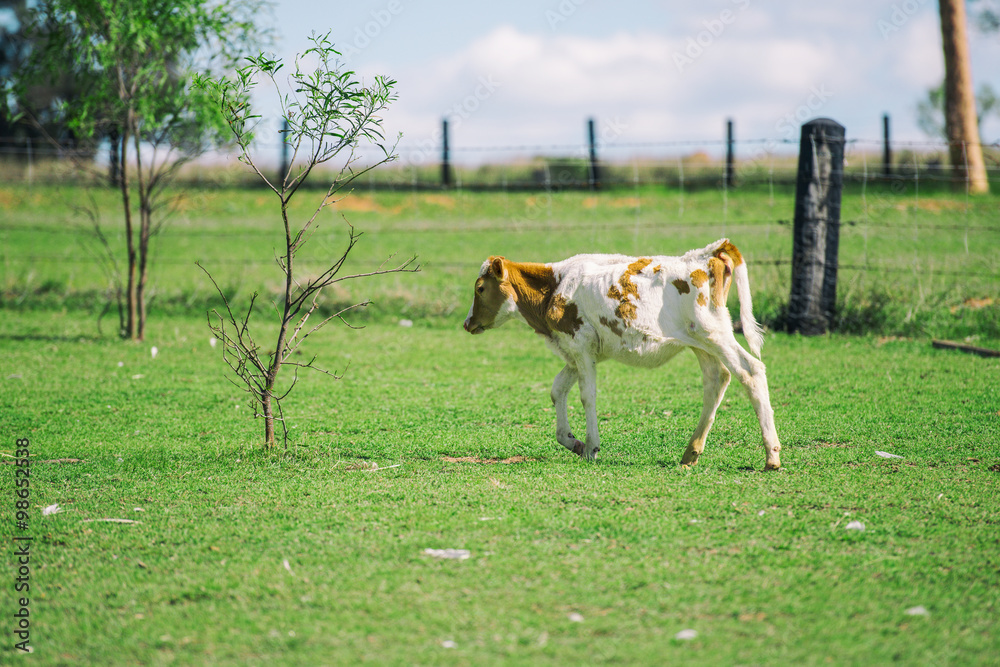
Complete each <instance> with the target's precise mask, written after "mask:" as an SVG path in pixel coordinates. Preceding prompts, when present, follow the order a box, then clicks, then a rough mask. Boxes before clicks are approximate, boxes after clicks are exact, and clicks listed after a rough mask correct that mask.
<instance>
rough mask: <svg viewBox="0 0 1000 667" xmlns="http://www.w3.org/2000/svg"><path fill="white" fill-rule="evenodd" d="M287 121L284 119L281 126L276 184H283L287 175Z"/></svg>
mask: <svg viewBox="0 0 1000 667" xmlns="http://www.w3.org/2000/svg"><path fill="white" fill-rule="evenodd" d="M288 130H289V128H288V119H287V118H285V119H284V122H283V123H282V124H281V172H280V173H279V174H278V182H279V183H285V182H286V181H285V176H286V175H287V174H288V167H289V165H288Z"/></svg>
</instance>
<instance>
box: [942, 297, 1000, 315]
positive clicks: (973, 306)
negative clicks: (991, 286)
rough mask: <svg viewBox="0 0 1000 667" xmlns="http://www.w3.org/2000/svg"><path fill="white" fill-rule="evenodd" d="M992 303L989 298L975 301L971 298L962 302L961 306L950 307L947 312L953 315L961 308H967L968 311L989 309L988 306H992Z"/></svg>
mask: <svg viewBox="0 0 1000 667" xmlns="http://www.w3.org/2000/svg"><path fill="white" fill-rule="evenodd" d="M993 303H994V302H993V299H991V298H990V297H986V298H984V299H976V298H974V297H973V298H970V299H966V300H965V301H963V302H962V305H960V306H952V307H951V308H949V309H948V310H950V311H951V312H952V314H954V313H957V312H958V311H959V310H960V309H961V308H968V309H969V310H979V309H980V308H989V307H990V306H992V305H993Z"/></svg>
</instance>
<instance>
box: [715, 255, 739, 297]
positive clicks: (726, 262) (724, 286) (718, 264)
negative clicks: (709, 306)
mask: <svg viewBox="0 0 1000 667" xmlns="http://www.w3.org/2000/svg"><path fill="white" fill-rule="evenodd" d="M733 250H736V249H735V248H733ZM736 252H737V253H738V252H739V251H736ZM733 268H734V267H733V260H732V258H731V257H730V256H729V255H728V254H726V253H724V252H718V253H717V254H716V256H715V257H709V259H708V272H709V274H711V277H710V278H709V283H710V285H711V288H712V303H713V304H715V305H716V306H725V305H726V300H727V299H728V298H729V286H730V285H731V284H732V281H733Z"/></svg>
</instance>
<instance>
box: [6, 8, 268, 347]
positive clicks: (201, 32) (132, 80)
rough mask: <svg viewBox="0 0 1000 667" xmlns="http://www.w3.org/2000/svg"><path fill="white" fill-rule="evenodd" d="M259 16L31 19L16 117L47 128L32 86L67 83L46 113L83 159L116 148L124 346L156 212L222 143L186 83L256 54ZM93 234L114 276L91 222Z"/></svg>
mask: <svg viewBox="0 0 1000 667" xmlns="http://www.w3.org/2000/svg"><path fill="white" fill-rule="evenodd" d="M261 7H262V3H261V2H259V1H258V0H44V1H42V2H39V3H38V4H37V5H36V6H34V7H33V8H30V9H29V12H28V24H27V26H26V33H27V35H28V37H29V39H30V41H31V50H30V53H29V54H28V55H27V57H26V59H25V62H24V64H23V66H22V67H20V68H19V69H18V70H17V72H16V73H15V75H14V77H15V81H14V86H13V91H14V93H15V98H16V99H17V101H18V107H19V109H18V110H19V112H20V113H21V114H22V115H23V116H25V117H26V118H27V119H28V120H29V121H31V122H32V124H33V125H34V126H35V127H36V128H44V119H42V118H39V117H37V116H35V115H34V114H33V112H34V111H35V110H36V109H37V105H33V104H32V103H31V91H32V87H33V86H37V85H38V84H39V83H43V84H44V83H48V84H52V85H54V84H55V83H57V82H60V81H66V80H69V81H72V82H73V84H74V87H75V95H74V98H73V99H72V100H70V99H66V98H65V97H63V98H60V99H58V103H56V104H54V105H51V108H50V111H49V113H51V114H52V115H53V116H54V119H55V120H58V121H59V122H61V123H63V124H65V126H66V127H68V128H69V130H70V131H71V132H72V133H73V135H74V137H75V138H76V139H77V141H79V142H81V143H82V144H83V145H85V146H87V147H88V148H89V150H90V155H93V153H94V151H95V149H96V146H97V144H98V143H99V142H100V141H101V140H102V139H104V138H112V140H113V141H112V146H114V147H116V151H115V152H116V156H115V157H116V159H112V164H113V165H114V164H116V163H117V166H118V169H117V170H116V171H113V176H112V177H113V179H114V180H115V183H114V185H115V186H116V187H117V188H118V190H119V191H120V193H121V201H122V212H123V214H124V224H125V243H126V255H127V256H126V260H127V261H126V264H125V266H126V269H125V275H124V276H122V275H121V272H120V271H118V270H117V268H115V270H114V271H113V273H112V277H113V278H114V280H115V282H116V284H117V287H118V294H119V295H121V294H122V288H123V287H124V301H125V303H124V307H123V305H122V302H121V298H120V296H119V322H120V328H121V334H122V336H123V337H126V338H130V339H133V340H142V338H143V336H144V333H145V328H146V287H147V284H148V280H149V264H150V247H149V246H150V240H151V238H152V237H153V236H154V235H155V234H156V233H157V232H158V231H159V230H160V228H161V227H162V222H163V219H162V217H160V218H158V219H157V220H154V214H155V213H156V212H157V211H158V210H160V209H161V208H162V205H163V204H164V200H165V193H164V190H165V187H166V186H167V185H168V184H169V183H170V181H171V179H172V177H173V176H174V175H175V174H176V172H177V170H178V169H179V168H180V167H181V166H182V165H184V164H185V163H187V162H188V161H190V160H191V159H193V158H195V157H197V156H198V155H201V154H202V153H204V152H205V151H206V150H208V149H209V148H211V147H212V146H215V145H218V144H219V143H221V142H222V141H224V140H226V139H228V135H227V134H225V133H226V124H225V121H224V119H223V116H222V114H221V113H220V111H219V108H218V106H217V105H215V104H214V102H213V101H212V100H210V99H209V97H208V95H207V94H206V93H205V91H204V90H202V89H199V88H194V87H192V86H191V81H192V77H193V76H194V74H196V73H212V72H217V71H220V70H225V69H227V68H231V67H232V66H234V64H235V63H236V62H237V61H238V59H239V58H241V57H242V56H243V55H244V54H246V53H250V52H251V49H254V48H256V47H257V42H258V41H259V40H260V38H261V36H262V34H263V33H262V32H261V31H259V30H258V29H257V27H256V25H255V23H254V21H255V19H256V18H257V14H258V12H259V10H260V8H261ZM50 138H51V137H50ZM51 139H52V140H53V141H55V139H54V138H51ZM81 164H83V163H81ZM90 166H91V167H92V165H90ZM133 196H134V200H133ZM95 229H96V230H97V232H98V236H99V238H100V239H101V241H102V243H103V244H104V247H105V249H106V251H107V253H108V255H109V259H110V264H111V265H112V266H114V267H117V266H118V263H117V262H116V261H115V259H114V256H113V253H112V250H111V247H110V245H109V244H108V243H107V241H106V240H105V238H104V236H103V234H101V232H100V226H99V225H98V224H97V223H96V222H95Z"/></svg>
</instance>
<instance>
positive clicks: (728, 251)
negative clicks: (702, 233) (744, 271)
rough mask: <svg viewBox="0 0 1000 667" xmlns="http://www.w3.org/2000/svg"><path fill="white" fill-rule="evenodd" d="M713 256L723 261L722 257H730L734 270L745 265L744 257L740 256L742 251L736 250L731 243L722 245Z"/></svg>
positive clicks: (727, 242)
mask: <svg viewBox="0 0 1000 667" xmlns="http://www.w3.org/2000/svg"><path fill="white" fill-rule="evenodd" d="M713 254H714V255H715V256H716V257H718V258H719V259H723V258H722V255H728V256H729V258H730V259H731V260H732V266H733V268H736V267H737V266H739V265H740V264H742V263H743V255H742V254H740V251H739V250H737V249H736V246H734V245H733V244H732V243H730V242H729V241H726V242H724V243H723V244H722V245H720V246H719V247H718V248H716V249H715V252H714V253H713ZM723 261H725V260H723Z"/></svg>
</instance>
